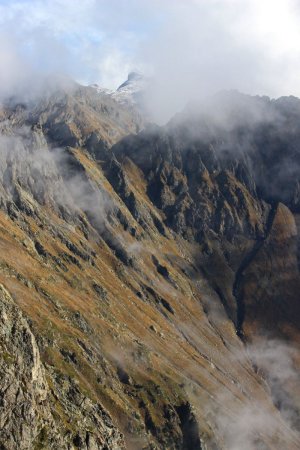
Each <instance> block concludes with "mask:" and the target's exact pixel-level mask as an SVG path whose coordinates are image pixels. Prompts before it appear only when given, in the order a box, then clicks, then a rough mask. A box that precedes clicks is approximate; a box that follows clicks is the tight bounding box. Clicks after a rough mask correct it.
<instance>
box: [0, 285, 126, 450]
mask: <svg viewBox="0 0 300 450" xmlns="http://www.w3.org/2000/svg"><path fill="white" fill-rule="evenodd" d="M0 351H1V359H0V380H1V381H0V399H1V407H0V445H1V448H2V449H3V450H4V449H6V450H14V449H20V450H22V449H29V448H34V449H41V448H49V449H50V448H51V449H75V448H79V449H93V450H96V449H103V448H111V449H121V448H124V446H125V444H124V442H123V439H122V435H121V434H120V433H119V432H118V430H117V429H116V427H115V425H114V424H113V423H112V421H111V419H110V417H109V416H108V414H107V412H106V411H105V410H104V409H103V407H101V405H99V404H94V403H93V402H92V401H91V400H90V399H88V398H87V397H86V396H84V395H83V394H82V393H81V392H80V390H79V388H78V386H77V384H76V381H74V380H72V379H71V378H69V377H66V376H63V375H62V374H59V373H55V372H54V371H53V370H52V369H51V368H48V369H45V367H44V366H43V363H42V361H41V358H40V351H39V348H38V345H37V342H36V339H35V337H34V335H33V334H32V331H31V330H30V327H29V324H28V322H27V320H26V319H25V318H24V316H23V314H22V313H21V311H20V310H19V308H18V307H17V306H16V305H15V303H14V301H13V299H12V298H11V296H10V294H9V293H8V291H7V290H6V289H5V288H4V287H3V286H2V285H0ZM50 386H51V388H50ZM58 403H60V404H61V405H63V407H64V418H65V420H67V421H68V424H67V425H65V426H64V424H63V423H62V422H61V421H60V420H58V417H59V410H57V405H58ZM61 419H62V418H61Z"/></svg>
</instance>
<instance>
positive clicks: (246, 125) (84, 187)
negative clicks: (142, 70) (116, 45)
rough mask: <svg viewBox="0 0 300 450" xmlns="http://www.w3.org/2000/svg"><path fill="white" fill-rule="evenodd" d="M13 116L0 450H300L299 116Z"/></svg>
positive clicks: (0, 339) (4, 231) (244, 104)
mask: <svg viewBox="0 0 300 450" xmlns="http://www.w3.org/2000/svg"><path fill="white" fill-rule="evenodd" d="M144 82H145V81H144V79H143V77H142V76H141V75H138V74H130V75H129V77H128V80H127V81H126V82H125V83H123V84H122V85H121V86H120V87H119V88H118V89H117V91H115V92H110V91H109V92H107V91H105V90H103V89H100V88H98V87H95V86H93V87H83V86H79V85H77V84H75V85H74V86H72V88H68V89H66V88H65V87H57V88H56V89H52V90H51V91H50V92H47V94H46V93H45V94H44V95H40V96H38V97H35V99H34V100H32V99H31V100H30V101H22V102H21V101H18V99H17V98H14V99H10V100H9V101H8V102H6V104H4V105H2V107H1V110H0V130H1V135H0V230H1V233H0V248H1V250H2V251H1V258H0V324H1V326H0V350H1V351H0V448H3V449H7V450H16V449H18V450H25V449H29V448H30V449H31V448H32V449H53V450H54V449H55V450H58V449H66V450H67V449H76V448H78V449H84V450H88V449H93V450H94V449H115V450H117V449H122V448H127V449H178V450H179V449H185V450H205V449H206V450H221V449H222V450H223V449H224V450H225V449H226V450H229V449H230V450H233V449H234V450H238V449H239V450H244V449H245V450H248V449H249V450H250V449H251V450H252V449H264V450H266V449H269V450H271V449H272V450H274V449H276V450H277V449H278V450H279V449H280V450H282V449H290V450H297V449H299V448H300V437H299V432H300V422H299V417H300V398H299V395H298V392H299V391H300V378H299V373H300V372H299V369H300V368H299V361H300V358H299V339H300V330H299V327H300V303H299V290H300V277H299V255H300V253H299V248H300V245H299V242H300V240H299V226H300V216H299V214H300V187H299V186H300V165H299V163H300V125H299V124H300V120H299V119H300V100H299V99H296V98H294V97H288V98H281V99H278V100H270V99H269V98H267V97H250V96H245V95H242V94H239V93H237V92H223V93H220V94H218V95H216V96H215V97H212V98H210V99H209V100H207V102H205V103H202V104H201V105H199V104H193V105H192V104H190V105H189V106H188V107H187V108H186V109H185V110H184V111H183V112H182V113H180V114H178V115H176V116H175V117H174V118H173V119H172V120H171V121H170V122H169V123H168V124H167V125H166V126H164V127H159V126H156V125H152V126H147V127H146V128H145V124H144V122H145V119H144V117H143V115H142V114H140V112H139V108H138V107H136V106H134V105H138V104H139V100H140V95H141V92H142V91H143V86H144Z"/></svg>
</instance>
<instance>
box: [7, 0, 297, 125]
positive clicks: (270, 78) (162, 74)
mask: <svg viewBox="0 0 300 450" xmlns="http://www.w3.org/2000/svg"><path fill="white" fill-rule="evenodd" d="M0 26H1V29H2V30H3V33H6V35H9V37H10V38H9V41H10V42H11V43H13V44H10V45H11V46H10V47H7V51H6V50H5V46H6V43H7V39H6V38H5V39H3V37H2V38H1V42H0V47H1V54H0V58H1V59H0V64H1V67H2V69H4V71H7V73H8V74H10V73H11V72H15V71H16V70H15V64H16V63H17V60H18V58H19V61H21V63H20V62H19V63H18V64H19V65H20V64H21V65H24V61H26V63H27V65H28V66H31V67H32V69H33V70H34V71H37V70H38V71H46V72H51V71H62V72H66V73H67V74H69V75H70V76H72V77H74V78H76V79H77V80H79V81H82V82H84V81H85V82H88V83H90V82H98V83H100V84H102V85H103V86H106V87H109V88H115V87H116V86H117V85H118V84H120V83H121V82H122V81H123V80H124V78H125V77H126V75H127V72H128V71H130V70H132V69H133V68H139V69H142V70H143V69H145V68H149V69H150V71H151V72H152V73H153V74H154V75H155V76H156V79H157V84H156V90H155V91H154V92H152V93H151V100H152V106H153V108H154V110H156V111H159V114H160V116H161V117H167V116H168V115H170V114H171V113H173V112H174V111H176V110H178V109H180V108H182V107H183V105H184V104H185V103H186V102H187V101H188V100H189V99H190V98H193V97H195V96H201V95H204V94H207V93H210V92H214V91H216V90H219V89H223V88H226V89H228V88H237V89H239V90H241V91H244V92H246V93H253V94H254V93H259V94H268V95H271V96H279V95H283V94H294V95H300V83H299V72H300V48H299V45H298V43H299V39H300V7H299V2H298V1H296V0H273V1H271V0H210V1H207V0H189V1H186V2H183V1H181V0H164V1H163V2H161V1H158V0H145V1H142V2H141V1H138V0H126V1H125V0H118V1H117V0H81V1H79V0H44V1H42V0H23V1H21V0H12V1H9V2H3V1H2V2H1V0H0ZM12 45H13V47H12ZM6 53H9V54H11V55H13V56H12V59H10V58H11V56H9V57H7V56H5V54H6ZM3 55H4V57H3ZM21 56H22V57H23V59H22V58H21ZM2 58H3V59H2ZM23 72H26V71H23ZM10 78H11V77H10V76H7V77H6V76H5V75H4V76H3V74H2V76H1V81H2V84H4V83H5V79H10ZM3 80H4V81H3ZM9 84H10V85H11V83H9Z"/></svg>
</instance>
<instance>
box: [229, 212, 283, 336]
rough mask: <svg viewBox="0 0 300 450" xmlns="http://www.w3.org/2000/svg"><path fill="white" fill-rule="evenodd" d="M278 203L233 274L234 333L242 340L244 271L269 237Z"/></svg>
mask: <svg viewBox="0 0 300 450" xmlns="http://www.w3.org/2000/svg"><path fill="white" fill-rule="evenodd" d="M277 207H278V203H273V204H271V209H270V212H269V216H268V219H267V223H266V232H265V235H264V236H263V237H261V238H260V239H258V240H257V241H256V242H255V244H254V246H253V247H252V249H251V250H250V251H249V253H247V255H246V256H245V257H244V259H243V260H242V262H241V264H240V266H239V268H238V270H237V271H236V274H235V279H234V283H233V288H232V294H233V296H234V298H235V300H236V306H237V318H236V333H237V335H238V336H239V338H240V339H242V340H243V339H244V332H243V324H244V320H245V302H244V297H243V291H242V289H241V286H242V282H243V278H244V273H245V270H246V269H247V268H248V266H249V265H250V264H251V262H252V261H253V259H254V258H255V256H256V255H257V253H258V252H259V250H260V249H261V247H262V246H263V244H264V242H265V240H266V239H267V237H268V236H269V233H270V230H271V228H272V225H273V221H274V217H275V214H276V211H277Z"/></svg>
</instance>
